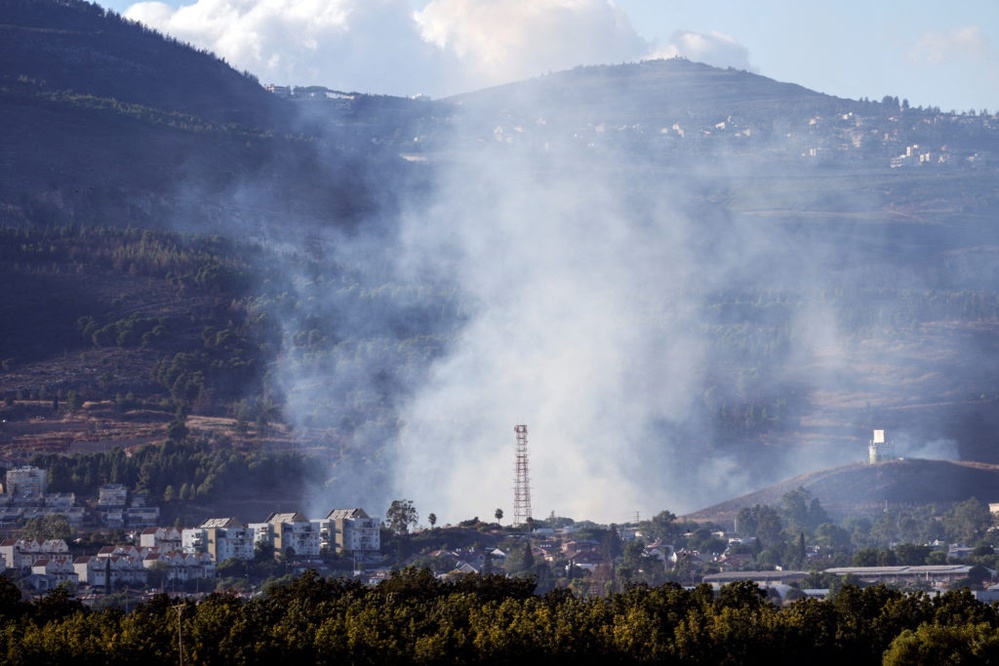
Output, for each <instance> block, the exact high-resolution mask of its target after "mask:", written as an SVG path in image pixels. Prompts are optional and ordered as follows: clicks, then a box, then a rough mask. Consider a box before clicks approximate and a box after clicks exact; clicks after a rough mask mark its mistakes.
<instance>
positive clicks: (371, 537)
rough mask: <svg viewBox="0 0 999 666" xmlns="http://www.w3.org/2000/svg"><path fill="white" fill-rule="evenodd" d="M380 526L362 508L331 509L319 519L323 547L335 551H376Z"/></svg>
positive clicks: (378, 545)
mask: <svg viewBox="0 0 999 666" xmlns="http://www.w3.org/2000/svg"><path fill="white" fill-rule="evenodd" d="M381 527H382V523H381V521H380V520H378V519H377V518H372V517H370V516H369V515H368V514H367V513H366V512H365V511H364V509H359V508H353V509H333V510H332V511H330V512H329V514H327V516H326V518H325V519H324V520H322V521H320V528H321V533H322V534H324V535H325V537H324V539H323V541H324V543H323V547H324V548H326V549H328V550H332V549H334V548H335V549H336V552H337V553H342V552H344V551H349V552H351V553H376V552H378V551H380V550H381Z"/></svg>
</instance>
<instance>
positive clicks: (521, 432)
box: [513, 425, 531, 525]
mask: <svg viewBox="0 0 999 666" xmlns="http://www.w3.org/2000/svg"><path fill="white" fill-rule="evenodd" d="M513 431H514V432H515V433H517V462H516V465H515V466H514V471H515V477H514V486H513V524H514V525H523V524H525V523H527V520H528V518H530V517H531V480H530V475H529V474H528V470H527V426H526V425H518V426H514V427H513Z"/></svg>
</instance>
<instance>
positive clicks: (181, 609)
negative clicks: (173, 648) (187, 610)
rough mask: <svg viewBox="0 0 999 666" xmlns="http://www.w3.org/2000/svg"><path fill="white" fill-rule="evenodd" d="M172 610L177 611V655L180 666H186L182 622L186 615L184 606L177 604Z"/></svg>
mask: <svg viewBox="0 0 999 666" xmlns="http://www.w3.org/2000/svg"><path fill="white" fill-rule="evenodd" d="M172 608H173V609H174V610H175V611H177V654H178V655H179V656H180V666H184V630H183V627H182V626H181V622H180V619H181V617H183V615H184V604H177V605H176V606H173V607H172Z"/></svg>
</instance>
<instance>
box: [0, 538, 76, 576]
mask: <svg viewBox="0 0 999 666" xmlns="http://www.w3.org/2000/svg"><path fill="white" fill-rule="evenodd" d="M0 556H2V557H3V561H4V566H6V568H8V569H24V568H26V567H30V566H34V564H35V562H38V561H39V560H57V559H62V558H65V557H68V556H69V546H68V545H67V544H66V542H65V541H63V540H62V539H47V540H45V541H38V540H35V539H28V540H26V539H5V540H4V541H2V542H0Z"/></svg>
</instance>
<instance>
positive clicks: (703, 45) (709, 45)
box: [648, 30, 754, 71]
mask: <svg viewBox="0 0 999 666" xmlns="http://www.w3.org/2000/svg"><path fill="white" fill-rule="evenodd" d="M677 56H679V57H683V58H687V59H688V60H694V61H696V62H703V63H705V64H708V65H713V66H715V67H735V68H736V69H743V70H747V71H754V68H753V66H752V65H750V63H749V50H748V49H747V48H746V47H745V46H743V45H742V44H740V43H739V42H737V41H736V40H735V38H733V37H730V36H729V35H726V34H724V33H721V32H715V31H711V32H707V33H701V32H693V31H690V30H677V31H676V32H674V33H673V34H672V35H671V36H670V38H669V41H668V42H667V43H666V44H664V45H662V46H659V47H657V48H655V49H654V50H653V51H652V52H651V53H650V54H649V56H648V57H649V58H650V59H654V58H675V57H677Z"/></svg>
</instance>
